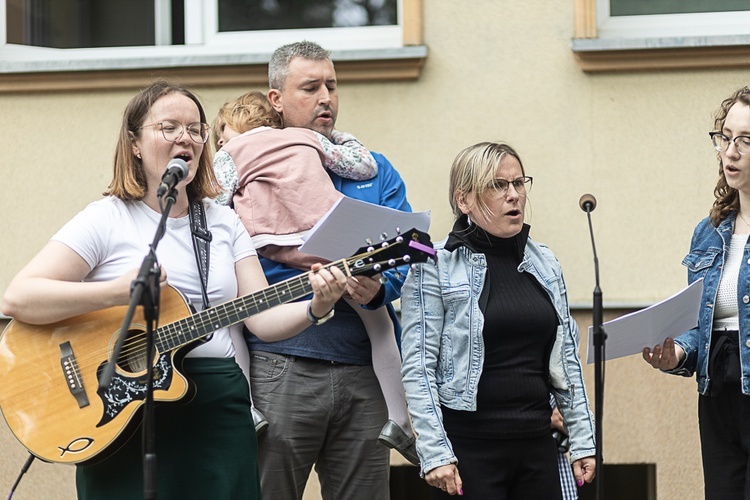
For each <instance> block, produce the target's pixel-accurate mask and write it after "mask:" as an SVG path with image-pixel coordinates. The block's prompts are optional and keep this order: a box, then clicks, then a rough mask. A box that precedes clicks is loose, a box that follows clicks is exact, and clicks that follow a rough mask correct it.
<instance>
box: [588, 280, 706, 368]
mask: <svg viewBox="0 0 750 500" xmlns="http://www.w3.org/2000/svg"><path fill="white" fill-rule="evenodd" d="M702 294H703V279H702V278H701V279H699V280H696V281H695V282H693V283H692V284H691V285H690V286H688V287H686V288H684V289H683V290H681V291H680V292H678V293H676V294H675V295H673V296H671V297H669V298H668V299H665V300H663V301H661V302H658V303H656V304H654V305H652V306H650V307H647V308H645V309H641V310H640V311H636V312H633V313H630V314H626V315H625V316H621V317H619V318H617V319H613V320H612V321H607V322H606V323H604V324H603V325H602V328H603V329H604V332H605V333H606V334H607V337H606V341H605V342H606V344H605V353H604V359H605V360H610V359H615V358H621V357H623V356H630V355H632V354H640V353H641V352H643V348H644V347H651V348H653V347H654V346H655V345H657V344H659V345H661V344H662V343H663V342H664V339H666V338H667V337H671V338H675V337H677V336H678V335H681V334H683V333H685V332H686V331H688V330H690V329H692V328H694V327H696V326H697V325H698V312H699V310H700V303H701V295H702ZM593 330H594V328H593V327H592V326H590V327H589V341H588V355H587V357H586V362H587V363H588V364H591V363H593V362H594V332H593Z"/></svg>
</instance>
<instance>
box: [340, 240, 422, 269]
mask: <svg viewBox="0 0 750 500" xmlns="http://www.w3.org/2000/svg"><path fill="white" fill-rule="evenodd" d="M435 255H436V252H435V250H434V248H433V247H432V241H431V240H430V235H429V234H427V233H425V232H423V231H419V230H418V229H410V230H408V231H406V232H404V233H402V234H399V235H398V236H396V237H395V238H392V239H390V240H384V241H381V242H380V243H377V244H375V243H373V244H371V245H367V246H363V247H362V248H360V249H359V250H357V253H355V254H354V255H353V256H351V257H349V258H348V259H346V261H347V264H348V266H349V269H350V271H351V273H352V275H364V276H372V275H374V274H378V273H381V272H383V271H386V270H388V269H392V268H394V267H398V266H403V265H406V264H415V263H418V262H426V261H427V259H428V258H429V257H433V258H435Z"/></svg>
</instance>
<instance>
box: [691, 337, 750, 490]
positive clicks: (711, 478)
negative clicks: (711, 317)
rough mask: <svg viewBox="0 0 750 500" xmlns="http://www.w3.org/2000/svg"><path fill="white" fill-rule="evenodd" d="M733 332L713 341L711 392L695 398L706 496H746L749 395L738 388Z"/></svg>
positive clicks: (749, 468) (749, 466)
mask: <svg viewBox="0 0 750 500" xmlns="http://www.w3.org/2000/svg"><path fill="white" fill-rule="evenodd" d="M728 333H729V332H728ZM733 334H734V337H733V338H731V337H730V340H731V342H730V341H727V342H725V343H724V345H722V341H721V340H719V341H718V342H715V343H714V345H713V348H712V356H711V359H710V360H709V372H710V373H711V394H710V396H699V398H698V420H699V424H700V438H701V449H702V456H703V482H704V485H705V493H706V500H743V499H744V500H750V482H749V481H748V480H749V479H750V461H749V460H748V459H749V458H750V396H745V395H743V394H742V391H741V389H740V360H739V355H738V352H737V347H736V346H737V342H736V339H737V337H736V332H733ZM720 339H721V338H720Z"/></svg>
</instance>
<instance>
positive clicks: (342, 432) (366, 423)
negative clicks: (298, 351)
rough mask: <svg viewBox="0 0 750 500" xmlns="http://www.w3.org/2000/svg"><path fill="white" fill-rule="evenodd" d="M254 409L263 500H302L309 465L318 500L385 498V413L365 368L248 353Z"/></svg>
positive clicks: (373, 378)
mask: <svg viewBox="0 0 750 500" xmlns="http://www.w3.org/2000/svg"><path fill="white" fill-rule="evenodd" d="M250 381H251V384H252V393H253V400H254V403H255V406H256V407H257V408H258V409H259V410H260V411H261V412H262V413H263V414H264V415H265V417H266V418H267V419H268V422H269V426H268V430H267V432H265V433H264V434H262V435H261V436H260V437H259V439H258V450H259V457H258V463H259V466H260V476H261V489H262V492H263V498H264V499H266V500H301V498H302V494H303V492H304V489H305V484H306V483H307V479H308V477H309V475H310V471H311V469H312V466H313V464H315V471H316V472H317V474H318V478H319V480H320V485H321V493H322V497H323V500H348V499H352V500H355V499H357V500H358V499H363V498H366V499H368V500H381V499H382V500H388V498H389V496H390V494H389V486H388V480H389V470H390V469H389V457H390V452H389V450H388V448H386V447H385V446H383V445H382V444H380V443H379V442H378V435H379V434H380V430H381V429H382V428H383V425H385V423H386V421H387V418H388V411H387V408H386V405H385V401H384V399H383V394H382V392H381V391H380V385H379V384H378V380H377V378H376V376H375V372H374V371H373V368H372V366H356V365H344V364H337V363H331V362H330V361H317V360H311V359H306V358H298V357H295V356H284V355H280V354H274V353H268V352H259V351H252V352H251V353H250Z"/></svg>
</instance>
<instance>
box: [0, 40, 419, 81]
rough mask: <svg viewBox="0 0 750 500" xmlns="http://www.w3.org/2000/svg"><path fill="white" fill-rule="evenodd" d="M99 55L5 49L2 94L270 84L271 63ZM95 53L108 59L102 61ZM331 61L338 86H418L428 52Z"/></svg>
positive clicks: (252, 58) (190, 55)
mask: <svg viewBox="0 0 750 500" xmlns="http://www.w3.org/2000/svg"><path fill="white" fill-rule="evenodd" d="M9 49H11V50H9ZM165 49H166V51H165ZM96 50H97V51H98V52H92V51H91V50H88V51H86V52H85V53H83V52H82V53H76V52H71V53H70V57H69V58H68V59H67V60H61V59H57V58H49V57H45V55H44V53H43V52H46V51H39V55H38V56H36V57H35V58H34V59H29V58H28V57H26V58H25V59H23V60H14V58H13V50H12V48H11V47H6V48H4V49H3V56H4V57H3V59H4V60H2V61H0V92H29V91H51V90H92V89H99V88H102V89H103V88H107V89H113V88H116V89H122V88H138V87H140V86H143V84H144V83H147V82H148V81H150V80H151V79H152V78H154V77H155V76H159V77H164V78H170V77H179V78H180V79H181V80H184V81H187V82H189V84H190V85H234V84H242V85H248V84H266V83H267V79H268V75H267V66H268V61H269V59H270V57H271V54H270V53H267V54H247V53H208V52H206V51H200V50H196V48H195V47H185V46H181V47H166V48H165V47H160V48H159V51H160V53H161V55H158V56H154V57H152V56H144V55H143V50H142V49H141V48H138V49H96ZM105 51H108V52H105ZM113 52H116V53H117V56H116V57H112V56H111V54H112V53H113ZM96 53H99V54H101V55H102V56H104V55H105V54H107V55H108V57H106V58H105V57H100V58H97V57H96ZM6 56H8V57H6ZM331 58H332V59H333V61H334V64H335V65H336V73H337V76H338V78H339V81H370V80H414V79H417V78H418V77H419V75H420V73H421V68H422V66H423V65H424V62H425V60H426V58H427V47H426V46H424V45H415V46H407V47H401V48H390V49H367V50H339V51H332V52H331Z"/></svg>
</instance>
